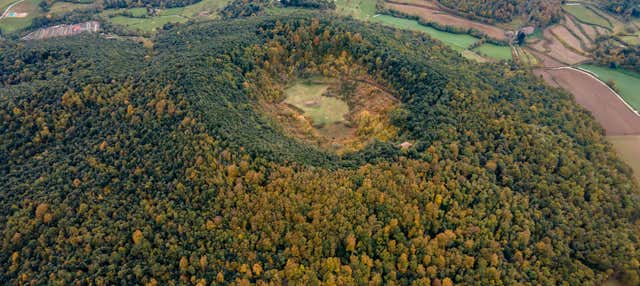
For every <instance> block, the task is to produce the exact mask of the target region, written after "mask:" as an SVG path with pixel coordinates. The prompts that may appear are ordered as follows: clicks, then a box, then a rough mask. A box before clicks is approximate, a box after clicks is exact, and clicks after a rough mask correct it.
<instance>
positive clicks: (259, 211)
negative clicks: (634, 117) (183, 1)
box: [0, 14, 640, 285]
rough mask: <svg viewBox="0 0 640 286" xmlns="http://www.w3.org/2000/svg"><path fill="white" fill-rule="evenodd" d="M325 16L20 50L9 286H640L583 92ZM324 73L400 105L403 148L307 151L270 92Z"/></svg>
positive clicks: (3, 137)
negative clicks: (143, 40) (575, 97)
mask: <svg viewBox="0 0 640 286" xmlns="http://www.w3.org/2000/svg"><path fill="white" fill-rule="evenodd" d="M316 16H318V15H316V14H301V15H299V16H287V17H278V18H277V19H276V18H269V17H266V18H249V19H243V20H227V21H224V22H222V21H218V22H207V23H199V24H193V25H189V26H185V27H182V28H178V29H173V30H170V31H168V32H166V33H163V34H161V35H160V37H159V39H158V42H157V43H156V45H155V46H154V50H152V51H150V50H146V49H144V48H143V47H142V46H139V45H136V44H133V43H128V42H121V41H117V40H106V39H102V38H99V37H91V36H82V37H73V38H69V39H66V40H65V41H53V40H52V41H44V42H40V43H38V44H37V45H36V44H30V43H27V44H22V43H21V44H16V43H10V42H9V43H3V44H2V46H1V47H0V60H1V61H2V62H3V63H6V64H3V65H2V73H1V74H2V75H3V77H2V83H1V84H2V87H1V88H0V117H1V118H2V119H3V120H2V123H1V124H0V145H1V147H2V148H0V229H3V232H2V241H1V242H0V243H1V244H0V250H1V251H0V265H2V268H1V269H2V270H1V272H0V283H1V284H22V283H32V284H42V283H52V284H63V285H65V284H75V283H79V284H84V283H86V284H148V285H155V284H173V283H186V284H198V285H206V284H210V283H220V284H241V285H246V283H249V282H252V283H269V282H271V283H274V284H293V285H313V284H316V283H320V282H322V283H323V284H334V283H336V284H368V283H370V284H372V285H389V284H392V283H396V284H399V285H412V283H416V284H417V285H451V284H452V283H454V284H481V285H491V284H504V285H516V284H517V285H554V284H561V283H569V284H571V285H595V284H599V283H601V282H602V281H604V280H606V279H609V278H612V277H613V278H615V279H618V280H621V281H623V282H626V283H629V284H637V283H639V282H640V276H639V275H640V272H639V270H638V269H640V268H639V267H638V266H639V265H640V262H638V257H640V245H639V241H640V229H639V228H640V223H639V219H640V208H639V206H640V192H639V190H638V185H637V184H636V183H635V182H634V181H633V180H632V179H631V171H630V169H629V167H627V166H626V165H624V164H623V163H621V162H620V161H619V160H618V159H617V157H616V156H615V154H614V153H613V152H612V150H611V146H610V145H609V144H608V143H607V142H606V141H605V139H604V137H603V131H602V129H601V128H600V127H599V126H597V125H596V124H595V123H594V120H593V118H592V117H591V116H590V115H589V114H588V113H587V112H586V111H584V110H582V109H580V108H579V107H577V105H576V104H575V102H573V101H572V99H571V97H570V96H569V95H568V94H566V93H562V92H559V91H557V90H550V89H548V88H546V87H544V86H543V85H542V83H541V82H540V81H539V80H538V79H536V78H535V77H534V76H533V75H530V74H529V73H527V72H525V71H520V70H517V69H511V68H510V67H509V66H508V65H503V64H487V65H477V64H474V63H472V62H469V61H467V60H465V59H463V58H461V57H460V56H458V55H457V53H456V52H454V51H453V50H450V49H448V48H446V47H444V46H441V45H439V44H437V43H436V42H435V41H434V40H432V39H430V38H428V37H426V36H424V35H422V34H413V33H409V32H400V31H396V30H392V29H390V28H385V27H381V26H373V25H371V26H365V25H364V24H361V23H359V22H355V21H352V20H345V19H338V18H330V19H327V20H317V19H316V20H308V19H310V18H314V17H316ZM322 18H326V17H325V16H323V17H322ZM322 71H335V72H334V73H329V72H327V73H326V74H325V75H326V76H335V77H341V76H346V75H349V74H351V73H355V72H366V73H367V76H368V77H369V78H371V79H374V80H376V81H377V82H378V83H379V84H380V86H382V87H383V88H385V89H388V90H390V91H394V96H395V97H396V98H397V100H398V101H399V105H400V107H399V109H398V110H396V112H395V114H394V115H393V117H392V120H391V121H392V124H393V125H394V127H395V128H397V130H398V132H397V135H395V137H393V138H391V140H388V141H385V142H382V141H376V142H372V143H371V144H369V145H368V146H367V147H365V148H364V149H362V150H360V151H356V152H353V153H349V154H345V155H344V156H338V155H336V154H332V153H329V152H326V151H323V150H322V149H320V148H317V147H314V146H313V145H310V144H306V143H305V142H302V141H299V140H297V139H295V138H293V137H290V136H287V135H286V133H284V132H283V131H282V129H283V128H282V127H281V126H278V124H279V123H278V122H276V121H275V120H272V119H271V118H269V115H268V114H266V113H265V112H264V111H263V110H262V109H261V101H264V100H268V99H267V98H265V96H266V95H267V94H270V93H267V92H263V91H265V90H267V91H268V90H269V89H268V87H270V86H276V85H277V84H279V83H280V81H285V82H286V81H287V80H289V79H292V78H296V77H301V76H303V75H304V74H305V73H317V72H322ZM251 83H260V84H263V85H261V87H264V88H262V89H256V88H255V87H252V85H251ZM404 141H408V142H411V143H412V144H413V146H412V147H410V148H408V149H407V150H401V149H400V148H398V147H397V144H398V143H400V142H404Z"/></svg>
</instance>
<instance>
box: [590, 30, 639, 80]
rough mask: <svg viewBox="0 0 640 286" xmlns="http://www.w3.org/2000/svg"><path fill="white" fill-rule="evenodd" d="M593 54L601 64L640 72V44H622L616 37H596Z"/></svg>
mask: <svg viewBox="0 0 640 286" xmlns="http://www.w3.org/2000/svg"><path fill="white" fill-rule="evenodd" d="M593 56H594V57H593V58H594V60H595V61H596V62H597V63H599V64H601V65H605V66H609V67H612V68H618V67H621V68H624V69H627V70H632V71H636V72H640V46H628V45H621V44H620V42H619V41H618V40H617V39H616V38H615V37H610V36H604V37H599V38H598V39H596V45H595V48H594V49H593Z"/></svg>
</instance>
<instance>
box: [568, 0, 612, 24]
mask: <svg viewBox="0 0 640 286" xmlns="http://www.w3.org/2000/svg"><path fill="white" fill-rule="evenodd" d="M562 8H563V9H564V10H565V11H567V12H568V13H569V14H571V15H573V16H575V17H576V18H578V20H580V21H582V22H584V23H587V24H594V25H598V26H602V27H606V28H609V29H611V28H613V27H611V24H610V23H609V22H608V21H607V20H606V19H605V18H602V17H601V16H600V15H598V14H596V13H594V12H593V11H592V10H591V9H589V8H587V7H586V6H585V5H582V4H579V5H575V4H574V5H570V4H569V5H563V6H562Z"/></svg>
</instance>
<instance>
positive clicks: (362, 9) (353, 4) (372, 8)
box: [336, 0, 376, 20]
mask: <svg viewBox="0 0 640 286" xmlns="http://www.w3.org/2000/svg"><path fill="white" fill-rule="evenodd" d="M336 12H337V13H338V14H341V15H345V16H353V17H354V18H357V19H362V20H366V19H369V18H370V17H372V16H373V15H375V13H376V1H371V0H336Z"/></svg>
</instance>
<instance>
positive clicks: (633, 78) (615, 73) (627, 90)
mask: <svg viewBox="0 0 640 286" xmlns="http://www.w3.org/2000/svg"><path fill="white" fill-rule="evenodd" d="M580 68H582V69H584V70H587V71H589V72H592V73H593V74H595V75H596V76H597V77H598V78H599V79H600V80H602V81H604V82H607V81H614V82H615V85H616V88H617V89H618V93H619V94H620V96H622V98H624V100H625V101H626V102H627V103H628V104H629V105H631V107H633V108H634V109H635V110H640V92H638V88H639V87H640V74H636V73H633V72H630V71H626V70H622V69H612V68H606V67H601V66H594V65H581V66H580Z"/></svg>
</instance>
